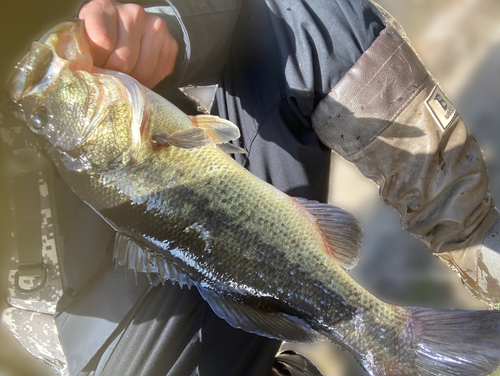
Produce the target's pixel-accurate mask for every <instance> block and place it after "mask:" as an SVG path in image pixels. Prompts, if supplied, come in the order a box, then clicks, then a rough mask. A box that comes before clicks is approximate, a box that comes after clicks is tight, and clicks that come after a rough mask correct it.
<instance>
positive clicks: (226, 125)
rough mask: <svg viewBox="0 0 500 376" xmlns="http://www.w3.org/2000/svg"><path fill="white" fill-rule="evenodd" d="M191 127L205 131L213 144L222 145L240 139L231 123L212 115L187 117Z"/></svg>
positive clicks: (237, 131) (235, 127)
mask: <svg viewBox="0 0 500 376" xmlns="http://www.w3.org/2000/svg"><path fill="white" fill-rule="evenodd" d="M189 118H190V119H191V122H192V123H193V125H194V126H195V127H197V128H201V129H203V130H205V132H206V133H207V134H208V137H209V138H210V140H212V142H214V143H215V144H223V143H226V142H228V141H231V140H236V139H237V138H239V137H240V130H239V128H238V127H237V126H236V125H234V124H233V123H232V122H230V121H229V120H226V119H222V118H220V117H218V116H213V115H197V116H189Z"/></svg>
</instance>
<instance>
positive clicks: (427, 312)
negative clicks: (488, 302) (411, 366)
mask: <svg viewBox="0 0 500 376" xmlns="http://www.w3.org/2000/svg"><path fill="white" fill-rule="evenodd" d="M408 309H409V311H410V312H411V314H412V316H411V317H412V320H413V322H414V323H416V325H414V326H413V327H415V328H418V329H416V331H417V332H418V334H417V340H416V341H417V344H416V348H415V352H416V354H417V358H416V361H415V368H416V369H418V371H419V375H423V376H432V375H443V376H455V375H461V376H481V375H484V376H486V375H490V374H491V373H493V372H494V371H495V370H496V369H497V368H498V367H499V366H500V347H499V345H498V344H499V338H500V312H499V311H464V310H449V311H436V310H432V309H428V308H419V307H409V308H408ZM410 334H411V333H410ZM410 337H411V336H410Z"/></svg>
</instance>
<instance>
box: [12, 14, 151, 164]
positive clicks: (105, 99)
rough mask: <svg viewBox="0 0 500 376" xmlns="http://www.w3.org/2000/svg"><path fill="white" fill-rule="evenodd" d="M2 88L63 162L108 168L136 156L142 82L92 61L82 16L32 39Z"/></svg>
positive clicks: (126, 161)
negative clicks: (108, 69)
mask: <svg viewBox="0 0 500 376" xmlns="http://www.w3.org/2000/svg"><path fill="white" fill-rule="evenodd" d="M122 76H123V77H122ZM6 88H7V91H8V93H9V95H10V97H11V99H12V100H13V101H14V102H15V104H16V105H17V109H18V115H19V116H21V117H22V118H23V120H24V121H25V122H26V124H27V126H28V127H29V128H30V129H31V131H32V132H34V133H36V134H38V135H40V136H42V137H43V138H44V139H45V140H46V141H47V142H46V143H45V144H46V145H47V149H48V150H50V151H51V156H52V157H53V155H54V154H57V155H58V156H59V157H58V158H59V159H60V160H62V162H64V163H65V165H66V166H67V167H70V168H71V169H74V170H88V169H110V168H117V167H120V166H124V165H127V164H130V163H132V162H133V161H134V159H135V158H136V157H137V155H138V153H139V149H140V147H141V137H140V128H141V121H142V113H143V111H144V109H143V108H144V99H143V89H142V85H140V84H139V83H138V82H136V81H135V80H134V79H132V78H131V77H128V76H126V75H124V74H120V73H117V72H113V74H109V72H105V71H104V70H102V69H99V68H96V67H94V66H93V61H92V56H91V54H90V47H89V41H88V37H87V34H86V31H85V27H84V24H83V21H81V20H75V21H67V22H63V23H61V24H59V25H57V26H55V27H53V28H52V29H50V30H49V31H47V32H46V33H45V34H44V35H43V36H42V37H41V38H40V39H39V40H38V41H36V42H33V43H32V45H31V47H30V50H29V52H28V53H27V54H26V55H25V56H24V57H23V58H22V59H21V61H20V62H19V63H18V64H17V65H16V67H15V68H14V70H13V71H12V73H11V74H10V76H9V78H8V80H7V85H6ZM53 158H54V157H53Z"/></svg>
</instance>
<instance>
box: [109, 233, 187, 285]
mask: <svg viewBox="0 0 500 376" xmlns="http://www.w3.org/2000/svg"><path fill="white" fill-rule="evenodd" d="M113 258H114V260H115V264H116V265H118V266H122V267H124V268H125V269H127V270H133V271H134V272H135V273H144V274H146V275H147V276H148V278H149V280H150V281H152V278H151V276H152V275H158V276H159V277H160V280H161V283H162V284H165V281H166V280H170V281H171V282H172V283H175V282H177V283H178V284H179V285H180V286H181V287H182V286H184V285H186V286H187V287H188V288H191V287H192V286H193V284H194V282H193V281H192V280H191V278H190V277H189V276H188V275H186V274H185V273H184V272H183V271H181V270H179V269H178V268H176V267H175V266H174V265H172V264H171V263H169V262H168V261H167V260H166V259H165V258H164V257H162V256H161V255H158V254H155V253H154V252H152V251H150V250H149V249H147V248H145V247H142V246H140V245H138V244H137V243H136V242H134V241H133V240H132V239H131V238H130V237H129V236H127V235H124V234H120V233H117V236H116V240H115V249H114V253H113Z"/></svg>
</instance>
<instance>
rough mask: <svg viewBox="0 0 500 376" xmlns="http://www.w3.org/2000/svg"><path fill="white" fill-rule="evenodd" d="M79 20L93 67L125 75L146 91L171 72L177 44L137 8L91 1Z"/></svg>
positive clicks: (158, 20)
mask: <svg viewBox="0 0 500 376" xmlns="http://www.w3.org/2000/svg"><path fill="white" fill-rule="evenodd" d="M79 17H80V18H81V19H83V20H85V28H86V30H87V34H88V36H89V42H90V49H91V54H92V57H93V58H94V65H95V66H97V67H101V68H105V69H110V70H116V71H119V72H123V73H126V74H129V75H130V76H132V77H134V78H135V79H137V80H138V81H139V82H141V83H142V84H143V85H144V86H146V87H149V88H152V87H153V86H155V85H156V84H157V83H158V82H160V81H161V80H162V79H164V78H165V77H167V76H168V75H170V74H172V72H173V71H174V67H175V61H176V58H177V52H178V50H179V46H178V44H177V41H176V40H175V39H174V38H173V37H172V35H171V34H170V32H169V30H168V27H167V24H166V23H165V21H163V20H162V19H161V18H160V17H158V16H155V15H152V14H148V13H146V11H145V10H144V8H142V7H141V6H139V5H136V4H120V3H117V2H115V1H114V0H94V1H91V2H89V3H88V4H86V5H85V6H84V7H83V8H82V9H81V11H80V14H79Z"/></svg>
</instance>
